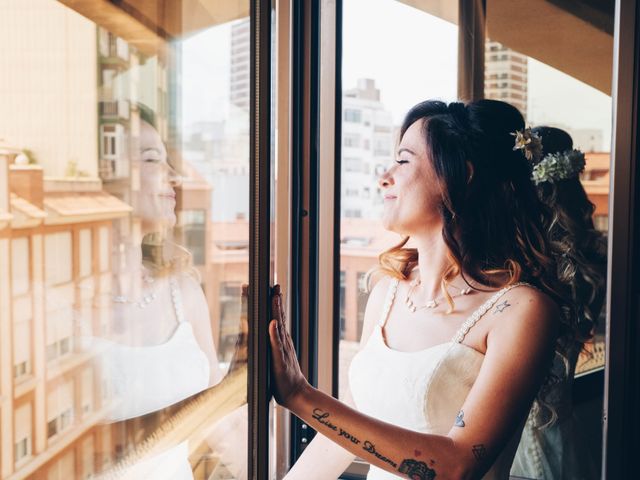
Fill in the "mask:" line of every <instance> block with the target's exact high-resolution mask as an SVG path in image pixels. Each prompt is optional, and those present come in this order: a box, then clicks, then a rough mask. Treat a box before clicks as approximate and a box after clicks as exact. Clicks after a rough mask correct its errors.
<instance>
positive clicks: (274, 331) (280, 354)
mask: <svg viewBox="0 0 640 480" xmlns="http://www.w3.org/2000/svg"><path fill="white" fill-rule="evenodd" d="M278 330H279V328H278V321H277V320H271V322H270V323H269V340H270V341H271V352H272V356H273V358H274V360H275V361H279V362H284V357H285V352H284V348H283V345H282V339H281V338H280V334H279V332H278Z"/></svg>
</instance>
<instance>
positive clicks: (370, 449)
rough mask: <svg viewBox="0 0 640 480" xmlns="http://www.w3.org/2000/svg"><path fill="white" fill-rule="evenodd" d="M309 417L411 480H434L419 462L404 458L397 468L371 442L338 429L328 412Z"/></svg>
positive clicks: (317, 410) (431, 471)
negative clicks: (360, 446)
mask: <svg viewBox="0 0 640 480" xmlns="http://www.w3.org/2000/svg"><path fill="white" fill-rule="evenodd" d="M461 413H462V411H461ZM311 416H312V418H313V419H314V420H316V421H317V422H318V423H320V424H321V425H324V426H325V427H327V428H328V429H329V430H331V431H333V432H335V433H336V435H337V436H339V437H344V438H346V439H348V440H349V441H350V442H351V443H353V444H355V445H362V450H364V451H365V452H367V453H369V454H371V455H373V456H374V457H376V458H377V459H378V460H380V461H382V462H384V463H387V464H389V465H391V466H392V467H393V468H395V469H397V470H398V472H400V473H402V474H404V475H406V476H407V477H408V478H410V479H412V480H433V479H434V478H436V471H435V470H434V469H433V468H429V466H428V465H427V464H426V463H425V462H422V461H419V460H415V459H411V458H406V459H404V460H403V461H402V462H401V463H400V467H398V464H397V463H396V462H394V461H393V460H392V459H390V458H389V457H387V456H385V455H383V454H382V453H380V452H379V451H378V450H377V449H376V446H375V444H374V443H373V442H371V441H369V440H360V439H359V438H357V437H356V436H355V435H353V434H351V433H349V432H348V431H347V430H345V429H344V428H342V427H339V426H338V425H336V424H334V423H333V422H331V420H329V417H330V416H331V414H330V413H329V412H325V411H323V410H322V409H320V408H314V409H313V414H312V415H311ZM463 423H464V422H463ZM414 453H415V455H416V456H417V457H419V456H420V455H422V452H421V451H420V450H415V452H414ZM435 463H436V462H435V461H433V460H431V461H430V464H431V466H433V465H435Z"/></svg>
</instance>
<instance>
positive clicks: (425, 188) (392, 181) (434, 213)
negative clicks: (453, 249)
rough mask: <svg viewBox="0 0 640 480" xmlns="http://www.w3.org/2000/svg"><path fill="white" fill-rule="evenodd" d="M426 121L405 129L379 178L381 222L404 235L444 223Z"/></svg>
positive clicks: (417, 233)
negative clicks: (425, 125) (381, 198)
mask: <svg viewBox="0 0 640 480" xmlns="http://www.w3.org/2000/svg"><path fill="white" fill-rule="evenodd" d="M423 125H424V121H423V120H418V121H416V122H414V123H413V124H412V125H411V126H410V127H409V128H408V129H407V131H406V132H405V134H404V136H403V137H402V140H401V142H400V145H399V146H398V151H397V155H396V159H395V161H394V163H393V165H392V166H391V167H390V168H389V169H388V170H387V171H386V172H384V173H383V174H382V175H380V177H379V179H378V183H379V185H380V188H381V189H382V193H383V196H384V211H383V214H382V223H383V225H384V227H385V228H386V229H387V230H391V231H393V232H397V233H399V234H401V235H409V236H412V235H419V234H420V233H423V232H426V231H430V230H432V229H433V228H434V227H440V228H441V226H442V220H441V218H440V213H439V206H440V204H441V203H442V194H441V190H440V186H439V183H438V181H437V177H436V174H435V172H434V170H433V166H432V163H431V160H430V159H429V155H428V152H427V146H426V143H425V135H424V129H423Z"/></svg>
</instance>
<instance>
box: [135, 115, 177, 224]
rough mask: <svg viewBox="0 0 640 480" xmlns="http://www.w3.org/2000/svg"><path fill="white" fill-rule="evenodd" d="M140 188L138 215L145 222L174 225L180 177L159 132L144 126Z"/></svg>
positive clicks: (141, 131) (141, 137)
mask: <svg viewBox="0 0 640 480" xmlns="http://www.w3.org/2000/svg"><path fill="white" fill-rule="evenodd" d="M136 161H138V162H139V168H140V191H139V193H138V202H137V208H136V214H137V215H138V216H139V217H140V218H141V219H142V221H143V222H144V223H147V224H153V225H154V226H163V227H168V228H171V227H173V226H174V225H175V223H176V214H175V208H176V191H175V187H176V186H178V185H179V183H180V177H179V175H178V174H177V173H176V171H175V170H174V169H173V167H171V165H169V163H168V161H167V149H166V148H165V146H164V143H163V142H162V139H161V138H160V134H159V133H158V131H157V130H156V129H155V128H153V127H152V126H151V125H150V124H148V123H147V122H144V121H143V122H141V126H140V155H139V157H138V158H137V159H136Z"/></svg>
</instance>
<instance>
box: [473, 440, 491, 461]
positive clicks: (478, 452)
mask: <svg viewBox="0 0 640 480" xmlns="http://www.w3.org/2000/svg"><path fill="white" fill-rule="evenodd" d="M471 451H472V452H473V456H474V457H476V460H478V461H480V460H482V459H483V458H484V457H485V456H486V455H487V450H486V449H485V448H484V444H482V443H479V444H477V445H474V446H473V448H472V449H471Z"/></svg>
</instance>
